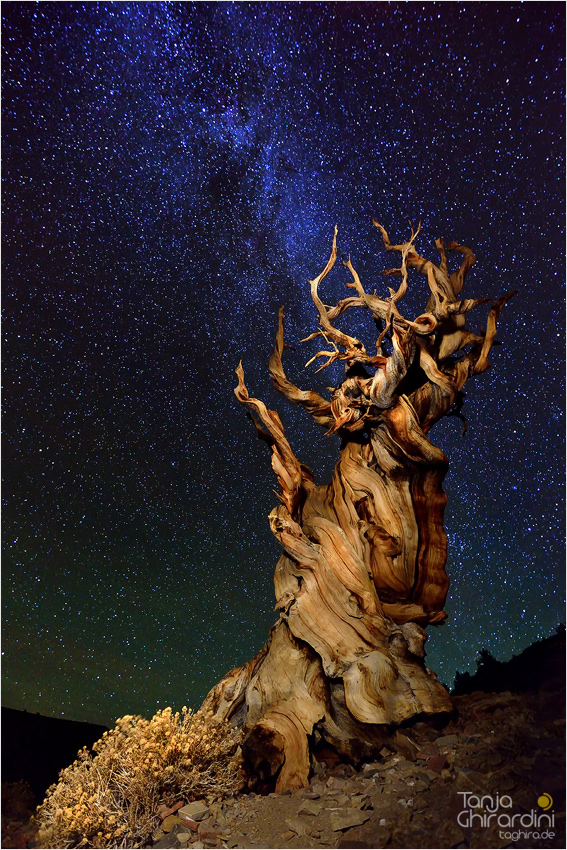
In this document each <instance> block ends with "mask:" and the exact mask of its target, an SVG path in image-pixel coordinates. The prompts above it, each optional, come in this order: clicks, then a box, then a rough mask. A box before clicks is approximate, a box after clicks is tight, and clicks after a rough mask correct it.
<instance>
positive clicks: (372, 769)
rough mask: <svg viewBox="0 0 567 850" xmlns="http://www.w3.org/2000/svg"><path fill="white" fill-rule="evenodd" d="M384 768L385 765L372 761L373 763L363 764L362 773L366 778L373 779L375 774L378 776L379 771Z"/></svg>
mask: <svg viewBox="0 0 567 850" xmlns="http://www.w3.org/2000/svg"><path fill="white" fill-rule="evenodd" d="M383 769H384V765H381V764H378V762H372V763H371V764H365V765H363V768H362V775H363V776H364V778H365V779H371V778H372V777H373V776H376V774H377V773H380V771H381V770H383Z"/></svg>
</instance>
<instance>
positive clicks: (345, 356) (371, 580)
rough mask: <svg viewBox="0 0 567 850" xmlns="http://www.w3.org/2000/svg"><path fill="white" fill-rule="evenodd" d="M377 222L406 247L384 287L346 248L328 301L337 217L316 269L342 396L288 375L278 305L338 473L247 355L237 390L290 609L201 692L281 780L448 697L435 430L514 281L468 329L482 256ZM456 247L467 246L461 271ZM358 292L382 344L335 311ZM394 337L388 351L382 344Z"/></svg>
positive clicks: (364, 748) (437, 709)
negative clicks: (254, 394) (411, 297)
mask: <svg viewBox="0 0 567 850" xmlns="http://www.w3.org/2000/svg"><path fill="white" fill-rule="evenodd" d="M375 224H376V223H375ZM376 226H377V227H379V229H380V231H381V233H382V237H383V241H384V245H385V247H386V249H387V250H389V251H398V252H400V253H401V257H402V265H401V268H400V269H393V270H390V271H388V272H386V274H398V275H400V276H401V278H402V281H401V285H400V287H399V288H398V290H397V291H394V290H392V289H391V290H390V297H389V298H386V299H382V298H379V297H377V296H376V295H369V294H367V293H366V292H365V290H364V288H363V287H362V284H361V282H360V279H359V277H358V275H357V273H356V271H355V270H354V268H353V267H352V264H351V262H350V259H349V260H348V262H347V263H345V264H344V265H345V266H346V267H347V268H348V269H349V271H350V272H351V274H352V275H353V281H352V282H351V283H350V284H348V285H349V286H351V287H352V288H354V289H356V291H357V296H356V297H350V298H346V299H344V300H343V301H341V302H339V304H338V305H337V306H336V307H334V308H332V309H331V308H327V307H325V306H324V305H323V303H322V301H321V300H320V298H319V295H318V286H319V284H320V282H321V280H322V279H323V278H324V277H325V276H326V275H327V274H328V272H329V271H330V270H331V268H332V267H333V265H334V263H335V259H336V235H337V232H336V229H335V237H334V240H333V250H332V253H331V257H330V259H329V262H328V263H327V266H326V267H325V269H324V270H323V272H322V273H321V274H320V275H319V276H318V277H317V278H315V280H313V281H311V293H312V297H313V301H314V303H315V306H316V307H317V310H318V312H319V318H320V326H321V330H320V331H318V332H316V333H315V334H312V336H311V337H309V338H308V339H311V338H313V337H316V336H319V335H322V336H323V337H324V338H325V340H326V341H327V342H330V343H331V344H332V345H333V350H332V351H321V352H318V353H317V354H316V355H315V357H314V358H312V360H314V359H316V358H317V357H326V358H327V363H326V364H325V365H328V364H329V363H331V362H333V361H335V360H343V361H345V364H346V374H345V379H344V381H343V382H342V383H341V385H340V386H339V387H337V388H336V389H335V390H334V392H333V396H332V399H331V400H330V401H329V400H327V399H324V398H323V397H322V396H320V395H318V394H317V393H314V392H311V391H302V390H300V389H299V388H298V387H296V386H295V385H294V384H292V383H291V382H290V381H289V380H288V379H287V377H286V375H285V372H284V370H283V365H282V352H283V308H282V310H280V317H279V328H278V333H277V337H276V345H275V349H274V352H273V354H272V357H271V360H270V374H271V376H272V378H273V380H274V383H275V385H276V387H277V388H278V389H279V390H280V391H281V392H282V393H283V394H284V395H285V396H286V398H288V399H289V400H290V401H292V402H293V403H296V404H299V405H300V406H302V407H304V408H305V409H306V410H307V411H308V412H309V413H310V414H311V415H312V416H313V417H314V418H315V420H316V421H317V422H318V423H319V424H321V425H323V426H324V427H326V428H327V429H328V430H327V433H338V434H340V436H341V437H342V447H341V451H340V457H339V460H338V462H337V465H336V467H335V471H334V475H333V478H332V481H331V483H330V484H329V485H326V486H316V485H315V483H314V479H313V474H312V473H311V471H310V470H309V469H308V468H307V467H306V466H305V465H304V464H302V463H300V462H299V461H298V460H297V458H296V457H295V455H294V453H293V451H292V449H291V447H290V445H289V443H288V441H287V438H286V436H285V434H284V431H283V427H282V424H281V421H280V419H279V417H278V415H277V413H275V412H274V411H271V410H268V409H267V408H266V407H265V405H264V404H263V403H262V402H261V401H259V400H258V399H255V398H251V397H250V396H249V395H248V391H247V389H246V386H245V383H244V374H243V371H242V367H241V366H239V367H238V369H237V374H238V386H237V388H236V390H235V392H236V396H237V398H238V399H239V401H241V402H242V403H243V404H244V405H246V406H247V407H248V408H249V409H250V410H251V411H252V412H253V419H254V421H255V424H256V426H257V429H258V433H259V435H260V436H261V437H262V438H263V439H265V440H266V441H267V442H268V443H269V445H270V447H271V450H272V465H273V468H274V471H275V472H276V475H277V477H278V481H279V483H280V486H281V497H280V498H281V504H280V505H278V507H276V508H274V510H273V511H272V512H271V514H270V517H269V520H270V526H271V529H272V532H273V534H274V535H275V537H276V538H277V539H278V540H279V542H280V544H281V546H282V548H283V550H284V554H282V556H281V557H280V559H279V561H278V563H277V565H276V572H275V577H274V584H275V592H276V599H277V602H276V609H277V610H279V612H280V617H279V621H278V622H277V624H276V625H275V626H274V627H273V629H272V631H271V634H270V637H269V640H268V643H267V644H266V646H265V647H264V648H263V649H262V650H261V652H260V653H258V655H257V656H256V657H255V658H254V659H252V661H250V662H248V664H246V665H244V667H241V668H238V669H235V670H232V671H231V672H230V673H229V674H228V675H227V676H225V678H224V679H223V680H222V681H221V682H220V683H219V684H218V685H217V686H216V687H215V688H213V690H212V691H211V692H210V693H209V695H208V696H207V698H206V700H205V703H204V705H203V708H204V709H205V710H206V711H209V712H211V713H212V714H214V715H216V716H217V717H222V718H227V719H229V720H231V722H233V723H235V724H238V725H241V726H243V727H244V731H245V733H246V736H245V739H244V745H243V749H244V752H245V755H246V757H247V758H248V760H249V762H250V763H251V764H252V766H253V767H254V769H255V770H256V771H257V773H258V774H259V775H260V776H261V777H264V778H267V777H270V776H271V777H276V790H277V791H283V790H285V789H286V788H298V787H301V786H303V785H305V784H306V783H307V781H308V777H309V771H310V749H311V747H312V746H313V744H314V743H316V742H318V741H321V740H323V741H325V742H326V743H327V744H330V745H332V746H333V747H334V748H335V749H336V750H337V752H338V753H339V754H341V755H342V756H344V757H346V758H350V759H352V760H355V761H356V760H359V759H360V758H362V757H364V756H369V755H371V754H372V753H373V752H375V750H376V748H377V747H378V748H379V747H380V745H381V742H383V740H384V738H385V735H386V733H387V731H389V730H390V729H391V727H392V726H395V725H397V724H400V723H402V722H404V721H406V720H408V719H409V718H411V717H414V716H416V715H430V714H436V713H444V712H449V711H450V710H451V707H452V706H451V701H450V698H449V695H448V693H447V691H446V690H445V688H444V687H443V686H442V685H441V684H440V683H439V682H438V681H437V678H436V676H435V674H434V673H432V672H431V671H429V670H428V669H427V668H426V667H425V664H424V657H425V650H424V642H425V640H426V632H425V627H426V626H427V625H429V624H431V623H432V624H438V623H441V622H442V621H443V620H444V619H445V618H446V614H445V612H444V611H443V605H444V603H445V599H446V595H447V590H448V586H449V580H448V577H447V574H446V572H445V563H446V558H447V538H446V535H445V532H444V528H443V512H444V508H445V503H446V497H445V494H444V492H443V489H442V482H443V478H444V476H445V473H446V471H447V466H448V460H447V458H446V457H445V455H444V454H443V452H442V451H441V450H440V449H439V448H437V447H436V446H434V445H433V443H432V442H431V441H430V440H429V439H428V437H427V433H428V431H429V429H430V428H431V426H432V425H433V424H434V423H435V422H436V421H438V420H439V419H440V418H441V417H442V416H444V415H446V414H450V413H457V415H460V412H459V411H460V398H461V396H460V390H461V388H462V386H463V385H464V383H465V381H466V380H467V378H468V377H470V376H472V375H475V374H478V373H480V372H482V371H484V370H485V369H486V368H487V367H488V365H489V364H488V360H487V355H488V353H489V351H490V347H491V345H492V342H493V340H494V336H495V332H496V321H497V318H498V315H499V312H500V310H501V308H502V306H503V304H504V303H505V301H506V300H507V298H508V297H509V296H506V297H505V298H503V299H501V300H500V301H497V302H495V303H493V304H492V308H491V310H490V313H489V317H488V322H487V326H486V329H485V330H484V331H483V332H482V333H481V334H479V335H475V334H472V333H470V332H469V331H468V330H467V329H466V327H465V314H466V313H467V312H468V311H469V310H470V309H472V308H473V307H476V306H477V305H478V304H480V303H482V302H483V301H486V300H487V299H481V300H465V301H459V300H458V294H459V292H460V290H461V288H462V285H463V282H464V277H465V275H466V273H467V271H468V270H469V268H470V267H471V266H472V265H473V263H474V261H475V258H474V255H473V254H472V252H471V251H470V250H469V249H468V248H465V247H463V246H460V245H456V244H454V243H451V245H449V246H447V248H445V246H444V245H443V242H442V240H438V241H437V247H438V249H439V252H440V255H441V262H440V264H439V266H436V265H434V264H433V263H431V262H429V261H427V260H424V259H423V258H421V257H419V256H418V255H417V254H416V252H415V248H414V241H415V239H416V237H417V233H418V232H419V228H418V231H417V232H415V233H414V232H412V234H411V237H410V240H409V241H408V242H407V243H404V244H402V245H391V243H390V241H389V238H388V234H387V233H386V231H385V230H384V229H383V228H381V227H380V225H376ZM446 250H453V251H458V252H460V253H461V254H463V255H464V259H463V262H462V264H461V267H460V269H458V270H457V271H456V272H454V273H453V274H452V275H449V272H448V266H447V257H446ZM409 268H415V269H418V270H419V271H420V272H421V273H423V274H425V275H426V276H427V281H428V285H429V290H430V297H429V301H428V303H427V312H426V313H424V314H422V315H421V316H418V317H417V318H416V319H415V320H414V321H413V322H411V321H408V320H407V319H405V318H404V317H403V316H402V315H401V314H400V312H399V310H398V306H397V304H398V302H399V301H400V300H401V298H402V297H403V295H404V294H405V292H406V289H407V283H408V269H409ZM352 307H365V308H368V309H370V310H371V312H372V314H373V317H374V318H375V319H376V320H377V321H378V322H382V323H383V325H384V327H383V330H382V332H381V333H380V335H379V337H378V341H377V344H376V345H377V354H376V355H375V356H369V355H368V354H367V353H366V350H365V348H364V346H363V345H362V343H361V342H360V341H359V340H357V339H355V338H353V337H350V336H348V335H347V334H345V333H343V332H342V331H339V330H338V329H336V328H335V327H334V325H333V321H334V320H335V319H336V318H338V316H340V315H341V313H343V312H344V311H345V310H347V309H349V308H352ZM387 339H389V340H390V345H391V353H390V355H386V354H385V353H384V350H383V345H384V343H385V342H386V340H387ZM338 346H341V347H342V348H344V349H345V351H344V352H341V351H340V349H339V347H338ZM310 362H311V361H310ZM367 367H370V368H371V369H374V373H372V372H369V371H367Z"/></svg>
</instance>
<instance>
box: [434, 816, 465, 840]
mask: <svg viewBox="0 0 567 850" xmlns="http://www.w3.org/2000/svg"><path fill="white" fill-rule="evenodd" d="M435 838H436V839H437V841H438V843H439V845H440V846H441V847H457V846H458V845H459V844H461V842H463V841H464V840H465V834H464V832H463V830H462V829H461V827H460V826H459V825H458V824H456V823H454V822H453V821H450V820H446V821H443V823H442V824H441V825H440V826H439V828H438V830H437V833H436V835H435Z"/></svg>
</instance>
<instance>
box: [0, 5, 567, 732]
mask: <svg viewBox="0 0 567 850" xmlns="http://www.w3.org/2000/svg"><path fill="white" fill-rule="evenodd" d="M564 14H565V8H564V4H563V3H537V4H536V3H523V4H521V3H424V4H421V3H382V2H379V3H373V2H369V3H348V2H347V3H162V2H158V3H87V4H82V3H39V4H36V3H25V2H24V3H3V4H2V15H3V38H2V47H3V66H2V67H3V121H2V133H3V189H4V191H3V257H2V258H3V310H4V319H3V329H4V350H3V355H4V356H3V366H4V464H3V466H4V489H3V498H4V503H3V519H4V524H3V526H4V559H3V603H4V605H3V609H4V640H3V672H4V692H3V703H4V704H6V705H9V706H12V707H14V708H27V709H28V710H29V711H39V712H41V713H43V714H50V715H58V716H59V715H64V716H66V717H70V718H73V719H80V720H89V721H100V722H106V723H108V722H112V720H113V719H114V718H115V717H117V716H119V715H121V714H125V713H130V714H132V713H138V712H139V713H142V714H145V715H151V714H153V713H154V712H155V710H156V709H157V708H162V707H164V706H165V705H175V706H178V707H180V706H181V705H183V704H188V705H192V706H193V707H197V706H198V704H199V703H200V700H201V699H202V698H203V697H204V696H205V694H206V692H207V690H208V689H209V688H210V687H211V686H212V685H214V684H215V683H216V682H217V681H218V679H219V678H220V677H221V676H222V675H223V674H224V673H225V672H226V671H227V670H228V669H229V668H230V667H232V666H234V665H236V664H240V663H243V662H244V661H246V660H248V658H250V657H251V656H252V655H253V654H254V653H255V652H256V651H257V650H258V649H259V648H260V646H261V645H262V644H263V643H264V641H265V639H266V637H267V632H268V628H269V626H270V625H271V624H272V623H273V622H274V620H275V616H274V613H273V610H272V609H273V605H274V599H273V586H272V577H273V572H274V567H275V563H276V560H277V558H278V555H279V547H278V544H277V543H276V542H275V540H274V539H273V538H272V537H271V534H270V531H269V527H268V522H267V515H268V513H269V511H270V510H271V508H272V507H273V505H274V504H275V496H274V494H273V489H274V487H275V486H276V482H275V479H274V478H273V474H272V471H271V468H270V462H269V455H268V453H267V452H266V449H265V447H264V446H263V444H261V443H259V442H258V441H257V440H256V437H255V434H254V429H253V428H252V426H251V425H250V423H249V422H248V420H247V418H246V416H245V413H244V411H243V410H242V409H240V407H239V406H238V403H237V402H236V400H235V398H234V395H233V387H234V386H235V383H236V381H235V376H234V369H235V368H236V366H237V365H238V362H239V360H240V359H242V361H243V365H244V370H245V375H246V380H247V384H248V387H249V389H250V391H251V392H252V393H253V394H255V395H256V396H258V397H260V398H262V399H263V400H265V401H266V402H267V403H268V405H269V406H270V407H275V408H277V409H278V411H279V412H280V415H281V416H282V419H283V422H284V425H285V427H286V431H287V434H288V438H289V439H290V442H291V444H292V446H293V447H294V450H295V451H296V454H297V455H298V457H299V458H300V460H302V461H303V462H305V463H307V464H308V465H310V466H311V468H312V469H313V470H314V472H315V475H316V480H317V481H318V482H323V481H325V480H328V479H329V477H330V475H331V472H332V468H333V464H334V463H335V461H336V458H337V456H338V438H327V437H325V436H324V433H323V430H322V429H319V428H318V427H317V426H316V425H315V423H314V422H312V421H311V419H310V418H309V417H308V416H307V415H302V414H301V412H298V411H295V410H293V409H290V408H289V407H288V405H287V403H286V402H285V400H284V399H283V398H279V397H277V395H276V393H275V391H274V390H273V388H272V386H271V381H270V379H269V377H268V373H267V360H268V357H269V354H270V351H271V347H272V342H273V337H274V333H275V330H276V326H277V310H278V308H279V306H280V304H284V305H285V308H286V317H287V322H286V339H287V341H288V342H289V343H290V344H291V345H292V346H294V348H293V349H292V350H290V351H289V352H287V369H288V374H289V376H290V377H291V378H292V380H295V381H296V383H298V384H299V385H300V386H302V387H304V388H313V389H318V390H319V391H323V390H324V387H326V386H327V385H329V384H330V383H334V382H335V381H334V379H335V378H336V376H337V374H338V373H333V372H332V370H325V371H324V372H323V373H321V374H319V375H315V374H314V372H313V370H312V369H308V370H305V369H304V364H305V362H306V361H307V360H308V359H309V357H310V356H311V355H312V354H313V353H314V352H315V351H316V350H317V347H316V346H317V343H316V342H314V343H312V344H311V346H312V347H311V348H309V345H303V346H301V345H299V344H298V343H299V340H300V339H302V338H303V337H305V336H307V335H308V334H309V333H310V332H312V331H313V330H315V329H316V311H315V309H314V307H313V304H312V302H311V300H310V297H309V287H308V284H307V280H308V278H311V277H313V276H314V275H315V274H317V273H318V272H319V271H320V270H321V269H322V267H323V265H324V264H325V262H326V260H327V257H328V255H329V251H330V246H331V240H332V233H333V227H334V225H335V224H338V226H339V251H340V252H341V253H343V254H345V255H348V254H349V253H350V254H351V256H352V260H353V263H354V265H355V267H356V268H357V270H358V272H359V274H360V276H361V278H362V281H363V283H364V284H365V286H366V288H367V289H372V288H374V287H377V288H380V287H382V288H383V289H384V292H386V290H385V282H384V279H383V278H382V277H380V272H381V271H382V270H383V269H385V268H388V267H389V266H390V265H391V258H389V257H388V256H387V254H386V252H385V251H384V250H383V248H382V247H381V241H380V239H379V238H378V235H377V232H376V230H375V228H373V227H372V224H371V218H372V217H373V216H374V217H375V218H377V219H378V220H379V221H380V222H381V223H382V224H384V226H385V227H386V228H387V229H388V231H389V232H390V235H391V236H392V238H393V239H396V241H402V240H403V239H405V238H407V235H408V220H409V219H412V220H413V221H417V220H421V221H422V223H423V226H422V233H421V235H420V238H419V243H418V248H419V249H420V251H421V252H422V253H424V254H425V255H428V256H431V257H432V258H434V257H435V255H436V252H435V246H434V240H435V238H436V237H437V236H444V237H445V238H447V239H455V240H457V241H459V242H462V243H464V244H466V245H469V246H470V247H472V248H473V250H474V251H475V253H476V255H477V266H476V267H475V269H474V270H473V271H472V272H471V273H470V274H469V276H468V278H467V283H466V290H465V295H466V296H467V297H476V296H485V295H486V296H493V297H498V296H500V295H501V294H503V293H504V292H507V291H509V290H511V289H516V290H517V291H518V294H517V295H516V296H515V298H514V299H513V301H512V302H510V304H509V305H508V306H507V307H506V308H505V310H504V312H503V314H502V317H501V323H500V328H501V330H500V332H499V339H500V340H501V341H502V345H501V346H500V347H499V348H496V349H495V350H494V352H493V355H492V357H491V360H492V363H493V368H492V369H491V370H490V371H489V372H488V373H486V374H484V375H483V376H481V377H479V378H477V379H475V380H474V381H471V382H469V384H468V385H467V387H466V393H467V399H466V404H465V409H464V412H465V415H466V416H467V418H468V422H469V427H468V431H467V433H466V435H465V436H464V437H462V436H461V428H460V423H459V421H458V420H456V419H454V418H450V419H446V420H444V421H443V422H441V423H439V424H438V425H437V426H435V429H434V430H433V432H432V435H431V436H432V439H433V440H434V442H437V444H438V445H440V446H441V447H442V448H443V449H444V450H445V452H446V453H447V454H448V456H449V459H450V462H451V466H450V471H449V474H448V476H447V479H446V484H445V489H446V491H447V494H448V500H449V501H448V507H447V512H446V519H447V523H446V524H447V531H448V535H449V559H448V566H447V569H448V573H449V575H450V578H451V588H450V591H449V599H448V603H447V606H446V607H447V611H448V613H449V621H448V623H447V625H445V626H443V627H442V628H441V629H437V630H435V629H432V630H430V634H431V636H430V640H429V645H428V651H429V655H428V663H429V665H430V666H431V667H432V668H433V669H435V670H436V671H437V672H438V673H439V675H440V678H441V679H442V680H444V681H446V682H451V681H452V679H453V677H454V674H455V671H456V670H461V671H462V670H465V669H474V659H475V655H476V652H477V651H478V650H479V649H480V648H481V647H487V648H488V649H489V650H490V651H491V652H493V654H495V655H496V656H497V657H498V658H507V657H510V655H511V654H512V653H517V652H519V651H520V650H521V649H523V648H524V647H525V646H527V645H528V644H529V643H531V642H532V641H533V640H535V639H537V638H539V637H544V636H547V635H548V634H549V633H550V632H551V631H552V630H553V628H554V627H555V625H556V624H557V623H558V622H559V621H562V620H564V592H563V591H564V579H563V564H564V534H563V532H564V502H563V481H564V468H565V462H564V433H565V423H564V417H563V401H564V385H563V378H564V345H565V333H564V315H565V313H564V290H563V279H564V247H565V234H564V217H563V212H564V162H563V154H564V149H565V138H564V125H565V121H564V100H565V97H564V79H565V72H564V56H565V45H564V31H565V21H564ZM342 271H343V270H342V269H340V268H339V267H337V269H336V271H334V273H333V275H332V276H330V277H329V278H328V279H326V281H325V290H324V296H325V297H324V300H325V301H326V302H327V303H334V302H336V300H337V299H338V298H340V297H343V296H344V295H346V294H348V290H346V289H345V283H346V280H347V276H346V272H345V274H344V275H343V274H342ZM426 301H427V293H426V292H425V291H424V281H423V280H422V278H421V276H420V275H416V278H415V279H414V280H413V281H410V292H409V293H408V296H407V297H406V299H405V301H404V305H405V312H406V314H408V315H409V314H411V313H415V315H417V313H418V312H421V311H422V310H423V309H424V307H425V303H426ZM480 312H481V311H480V309H479V315H478V318H476V317H473V318H472V321H471V326H472V327H475V322H478V323H479V324H482V321H483V319H484V314H483V315H482V316H481V315H480ZM363 318H364V317H361V318H360V322H361V326H360V327H359V328H358V331H357V332H358V333H360V334H361V335H362V338H363V339H364V340H365V341H366V344H367V346H368V345H371V343H372V340H373V330H374V329H373V325H372V323H371V322H368V324H366V325H364V326H362V319H363ZM349 321H350V322H351V324H350V325H348V322H349ZM353 321H355V319H354V318H353V317H348V320H347V318H345V327H347V326H350V327H353V325H352V322H353ZM374 336H375V335H374Z"/></svg>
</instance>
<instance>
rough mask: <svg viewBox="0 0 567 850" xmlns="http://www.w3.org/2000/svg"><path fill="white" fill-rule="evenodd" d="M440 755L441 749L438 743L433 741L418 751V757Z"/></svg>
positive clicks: (425, 757)
mask: <svg viewBox="0 0 567 850" xmlns="http://www.w3.org/2000/svg"><path fill="white" fill-rule="evenodd" d="M438 755H439V749H438V747H437V744H434V743H433V742H432V741H430V742H429V744H425V745H424V746H423V747H420V748H419V750H418V753H417V758H418V759H425V760H427V759H430V758H434V757H435V756H438Z"/></svg>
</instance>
